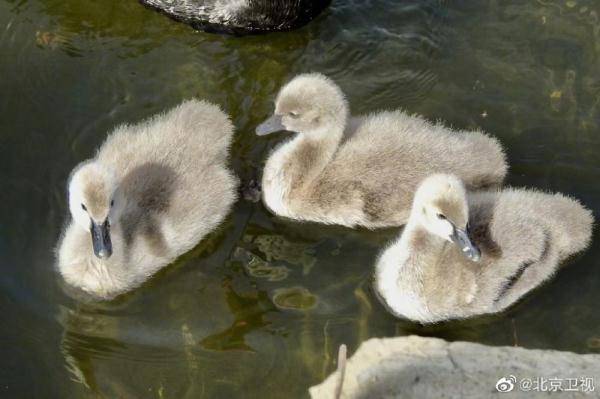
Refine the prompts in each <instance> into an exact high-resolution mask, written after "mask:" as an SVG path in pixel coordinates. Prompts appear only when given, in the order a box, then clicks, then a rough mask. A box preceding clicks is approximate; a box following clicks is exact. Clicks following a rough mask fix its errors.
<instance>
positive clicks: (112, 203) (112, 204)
mask: <svg viewBox="0 0 600 399" xmlns="http://www.w3.org/2000/svg"><path fill="white" fill-rule="evenodd" d="M114 205H115V200H110V207H111V208H112V207H113V206H114Z"/></svg>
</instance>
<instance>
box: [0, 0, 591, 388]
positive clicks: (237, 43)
mask: <svg viewBox="0 0 600 399" xmlns="http://www.w3.org/2000/svg"><path fill="white" fill-rule="evenodd" d="M599 18H600V6H599V4H598V2H597V1H592V0H587V1H585V0H555V1H552V0H537V1H527V2H525V1H520V0H513V1H497V0H486V1H444V0H430V1H417V0H412V1H410V0H406V1H393V0H381V1H355V0H340V1H334V2H333V4H332V6H331V7H330V8H329V9H328V10H327V11H326V12H324V13H323V14H322V15H321V16H319V17H318V18H317V19H316V20H315V21H313V22H311V23H310V24H309V25H307V26H306V27H304V28H302V29H300V30H297V31H294V32H288V33H276V34H269V35H266V36H252V37H229V36H219V35H210V34H206V33H201V32H195V31H193V30H192V29H190V28H189V27H187V26H185V25H183V24H178V23H176V22H173V21H171V20H170V19H168V18H166V17H164V16H162V15H160V14H159V13H156V12H153V11H151V10H148V9H146V8H144V7H143V6H141V5H140V4H138V2H136V1H121V0H110V1H109V0H105V1H96V2H89V1H80V0H61V1H56V0H2V1H0V47H1V52H0V54H2V61H1V62H0V87H2V92H3V95H2V96H0V150H1V151H2V153H1V156H0V164H1V168H0V178H1V181H2V182H3V185H4V187H3V189H2V190H0V201H1V203H2V207H0V214H1V217H0V260H1V264H2V266H3V273H2V276H1V277H0V310H1V311H2V312H3V314H4V318H5V320H7V321H9V322H7V323H4V324H3V327H0V336H1V337H2V342H3V350H4V361H5V362H6V364H7V365H10V367H3V370H2V372H0V391H1V392H3V393H6V394H7V395H8V396H11V397H30V396H37V397H49V396H52V397H97V395H98V394H99V395H103V396H104V397H156V398H198V397H261V398H268V397H273V398H279V397H285V398H290V397H305V396H306V390H307V388H308V387H309V386H310V385H312V384H315V383H317V382H320V381H321V380H322V379H323V378H324V377H325V376H327V375H328V373H330V372H331V371H333V370H334V369H335V363H334V362H335V357H336V353H337V348H338V347H339V345H340V344H341V343H345V344H347V345H348V347H349V351H350V353H352V352H353V351H354V350H355V349H356V348H357V347H358V345H359V344H360V343H361V342H362V341H364V340H366V339H368V338H370V337H380V336H395V335H407V334H420V335H425V336H436V337H441V338H445V339H448V340H469V341H475V342H480V343H485V344H491V345H520V346H523V347H528V348H552V349H561V350H572V351H576V352H600V335H599V331H598V328H597V326H598V325H600V313H598V312H597V310H596V307H597V303H598V301H599V300H600V290H598V286H599V285H600V268H599V267H598V266H599V264H598V261H597V259H599V258H600V244H598V240H595V241H594V244H593V246H592V248H591V249H590V250H589V251H587V252H586V253H585V254H584V255H581V256H578V257H576V258H575V259H572V260H570V261H569V262H568V263H567V265H566V267H565V268H564V269H563V270H561V271H560V272H559V273H558V275H557V276H556V278H555V279H554V280H553V281H552V282H550V283H549V284H547V285H545V286H544V287H542V288H540V289H539V290H536V291H535V292H533V293H532V294H531V295H529V296H528V297H527V298H525V300H524V301H522V302H520V303H519V304H518V305H517V306H515V307H513V308H511V309H510V310H509V311H508V312H506V313H504V314H500V315H493V316H485V317H480V318H476V319H472V320H467V321H455V322H450V323H442V324H438V325H433V326H425V327H424V326H420V325H418V324H413V323H410V322H407V321H402V320H396V319H394V318H393V317H392V316H390V315H388V314H387V312H386V311H385V309H384V308H383V307H382V306H381V305H380V304H379V302H378V301H377V299H376V298H375V296H374V295H373V292H372V289H371V273H372V267H373V264H374V260H375V257H376V255H377V253H378V251H379V250H380V249H381V248H382V247H383V246H384V245H385V244H386V243H387V242H388V241H389V240H391V239H392V238H393V237H395V236H396V235H397V234H398V231H397V230H395V229H391V230H385V231H375V232H369V231H364V230H349V229H344V228H337V227H326V226H320V225H315V224H296V223H290V222H287V221H284V220H280V219H278V218H276V217H274V216H272V215H270V214H269V212H268V211H267V210H266V209H264V207H263V206H262V205H261V204H252V203H249V202H245V201H240V202H239V203H238V204H237V205H236V207H235V209H234V212H233V213H232V214H231V215H230V216H229V217H228V219H227V221H226V222H225V223H224V224H223V226H222V227H221V228H220V229H219V230H218V231H216V232H215V233H214V234H212V235H211V236H210V237H208V238H207V239H206V240H204V241H203V242H202V243H201V244H200V245H199V246H198V247H197V248H196V249H194V250H193V251H191V252H190V253H188V254H186V255H184V256H183V257H182V258H181V259H179V260H178V261H177V262H176V264H175V265H172V266H170V267H169V268H167V269H166V270H164V271H162V272H160V273H158V275H157V276H155V277H153V278H152V279H151V281H149V282H148V283H147V284H145V285H144V286H142V287H141V288H140V289H138V290H136V291H134V292H132V293H129V294H127V295H124V296H123V297H122V298H118V299H117V300H115V301H112V302H109V303H93V302H89V301H83V300H78V299H76V298H72V297H71V296H69V295H67V294H69V293H68V292H65V290H64V287H63V285H62V284H61V282H60V281H59V279H57V276H56V273H55V271H54V269H53V268H54V262H55V260H54V252H53V251H54V247H55V245H56V241H57V239H58V237H59V235H60V231H61V229H62V227H63V224H64V222H65V218H66V215H67V204H66V195H65V183H66V179H67V177H68V175H69V173H70V171H71V169H72V168H73V166H75V165H76V164H77V163H79V162H80V161H81V160H83V159H86V158H88V157H90V156H92V155H93V154H94V151H95V149H96V148H97V146H99V145H100V143H101V142H102V140H103V139H104V137H105V136H106V133H107V132H108V131H109V130H110V129H111V128H112V127H114V126H115V125H116V124H119V123H123V122H136V121H139V120H140V119H142V118H145V117H147V116H150V115H152V114H154V113H155V112H158V111H161V110H164V109H166V108H168V107H170V106H172V105H174V104H176V103H178V102H179V101H181V100H182V99H184V98H189V97H192V96H198V97H203V98H206V99H208V100H210V101H213V102H215V103H218V104H220V105H221V106H222V107H223V108H224V109H225V110H226V111H227V112H228V113H229V114H230V115H231V117H232V120H233V122H234V124H235V125H236V127H237V134H236V139H235V144H234V148H233V151H232V165H233V167H234V168H235V170H236V172H237V173H238V175H239V176H240V179H241V180H242V181H248V180H250V179H256V178H257V177H259V176H260V170H261V168H262V165H263V163H264V159H265V157H266V156H267V154H268V153H269V151H270V149H271V148H272V147H273V146H275V145H276V144H277V143H278V142H280V140H282V139H283V137H278V136H276V135H274V136H269V137H267V138H264V137H261V138H259V137H256V136H255V135H254V127H255V126H256V125H257V124H258V123H259V122H260V121H262V120H263V119H265V118H266V117H267V115H268V114H269V113H270V112H271V111H272V107H273V99H274V95H275V94H276V92H277V89H278V88H279V87H280V86H281V85H282V84H283V83H284V82H285V81H287V80H288V79H290V78H291V77H292V76H294V75H295V74H297V73H300V72H306V71H319V72H323V73H325V74H327V75H329V76H331V77H332V78H333V79H335V80H336V81H337V82H338V83H339V84H340V85H341V87H342V88H343V89H344V91H345V92H346V93H347V95H348V98H349V101H350V103H351V108H352V111H353V112H354V113H367V112H372V111H375V110H378V109H384V108H385V109H393V108H397V107H402V108H404V109H406V110H408V111H409V112H414V113H419V114H423V115H425V116H426V117H427V118H430V119H440V120H443V121H447V122H448V123H450V124H452V125H453V126H455V127H457V128H469V129H473V128H480V129H483V130H485V131H487V132H489V133H490V134H492V135H494V136H496V137H498V138H499V139H500V141H502V143H503V144H504V145H505V146H506V148H507V151H508V156H509V159H510V162H511V172H510V176H509V183H510V184H512V185H517V186H522V185H526V186H534V187H538V188H540V189H542V190H556V191H562V192H565V193H567V194H569V195H572V196H576V197H577V198H580V199H581V200H582V202H584V203H585V204H586V205H587V206H588V207H590V208H591V209H593V210H594V212H595V213H596V216H597V215H598V211H599V210H600V185H598V176H600V135H599V134H598V131H599V129H600V21H599Z"/></svg>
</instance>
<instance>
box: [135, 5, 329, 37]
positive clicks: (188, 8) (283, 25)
mask: <svg viewBox="0 0 600 399" xmlns="http://www.w3.org/2000/svg"><path fill="white" fill-rule="evenodd" d="M140 2H141V3H142V4H144V5H146V6H148V7H151V8H154V9H156V10H159V11H161V12H163V13H165V14H166V15H168V16H169V17H171V18H173V19H175V20H178V21H182V22H185V23H187V24H189V25H191V26H192V27H193V28H194V29H200V30H204V31H207V32H217V33H230V34H236V35H244V34H255V33H264V32H273V31H287V30H292V29H296V28H299V27H301V26H303V25H305V24H307V23H308V22H309V21H310V20H312V19H313V18H315V17H316V16H317V15H318V14H319V13H320V12H321V11H323V9H325V8H326V7H327V6H328V5H329V4H330V3H331V0H140Z"/></svg>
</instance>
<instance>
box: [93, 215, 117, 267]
mask: <svg viewBox="0 0 600 399" xmlns="http://www.w3.org/2000/svg"><path fill="white" fill-rule="evenodd" d="M90 232H91V233H92V244H93V246H94V254H95V255H96V256H97V257H98V258H100V259H108V258H110V256H111V255H112V242H111V241H110V223H109V222H108V219H106V220H105V221H104V223H102V224H97V223H96V222H94V221H93V220H92V226H91V227H90Z"/></svg>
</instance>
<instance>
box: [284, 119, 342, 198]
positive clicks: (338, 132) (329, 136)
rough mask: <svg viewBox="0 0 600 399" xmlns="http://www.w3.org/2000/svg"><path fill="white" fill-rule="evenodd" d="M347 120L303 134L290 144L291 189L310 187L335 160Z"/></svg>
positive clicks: (289, 171)
mask: <svg viewBox="0 0 600 399" xmlns="http://www.w3.org/2000/svg"><path fill="white" fill-rule="evenodd" d="M344 128H345V120H344V121H339V123H329V124H327V125H324V126H321V127H320V128H319V129H316V130H313V131H309V132H301V133H298V135H297V136H296V137H295V138H294V139H293V140H292V142H291V143H290V144H291V145H290V149H289V153H288V157H287V159H288V161H289V163H288V166H287V167H288V168H289V170H288V171H287V173H286V174H288V176H287V178H288V181H289V182H290V185H291V187H295V188H302V187H306V186H307V185H309V184H310V183H311V182H312V181H313V180H314V179H315V178H316V177H317V176H319V174H320V173H321V172H322V171H323V169H325V167H326V166H327V164H329V162H331V160H332V159H333V157H334V155H335V153H336V151H337V149H338V147H339V145H340V142H341V141H342V137H343V135H344Z"/></svg>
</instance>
